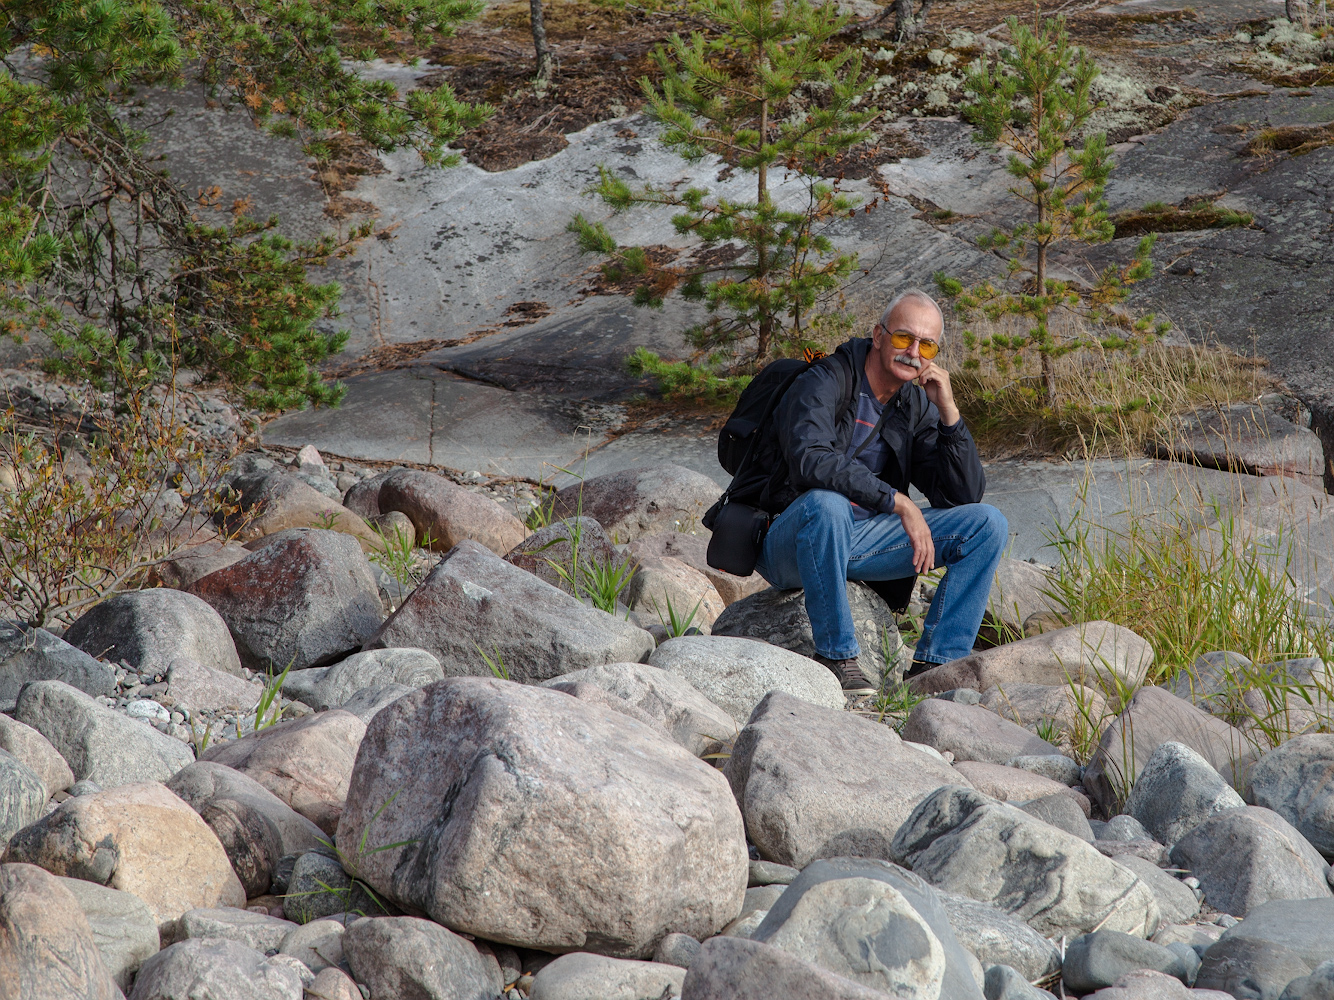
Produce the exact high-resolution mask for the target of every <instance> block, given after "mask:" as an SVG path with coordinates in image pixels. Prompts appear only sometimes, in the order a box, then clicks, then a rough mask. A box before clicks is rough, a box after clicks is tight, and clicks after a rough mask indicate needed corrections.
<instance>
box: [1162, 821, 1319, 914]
mask: <svg viewBox="0 0 1334 1000" xmlns="http://www.w3.org/2000/svg"><path fill="white" fill-rule="evenodd" d="M1172 862H1173V863H1174V864H1175V865H1177V866H1178V867H1180V868H1185V869H1187V870H1188V871H1189V872H1190V873H1191V874H1193V875H1194V876H1195V877H1196V878H1197V879H1199V880H1200V888H1201V889H1203V890H1204V898H1205V900H1206V901H1208V903H1209V905H1210V906H1212V907H1213V908H1214V909H1216V910H1221V911H1222V912H1224V913H1230V914H1232V915H1233V916H1236V917H1244V916H1246V914H1248V913H1250V912H1251V910H1253V909H1255V907H1257V906H1259V905H1260V904H1261V903H1267V902H1269V901H1270V900H1271V899H1313V898H1317V897H1319V898H1328V897H1329V896H1330V895H1331V891H1330V887H1329V882H1328V881H1327V876H1328V874H1329V865H1327V864H1325V859H1324V858H1322V857H1321V856H1320V854H1319V852H1317V851H1316V849H1315V848H1314V847H1312V846H1311V844H1310V842H1309V841H1307V839H1306V838H1305V837H1303V836H1302V835H1301V834H1300V833H1298V832H1297V830H1296V829H1295V828H1294V827H1293V826H1292V824H1290V823H1289V822H1288V821H1287V820H1285V819H1283V817H1282V816H1280V815H1278V813H1276V812H1273V811H1272V810H1270V809H1264V808H1261V807H1260V806H1242V807H1241V808H1238V809H1229V810H1227V811H1226V812H1221V813H1218V814H1217V815H1215V816H1213V817H1212V818H1210V819H1208V820H1205V821H1204V822H1203V823H1201V824H1200V825H1199V826H1197V827H1195V828H1194V829H1193V830H1191V831H1190V832H1189V833H1187V834H1186V835H1185V836H1183V837H1182V838H1181V839H1180V840H1179V841H1177V844H1176V846H1175V847H1174V848H1172Z"/></svg>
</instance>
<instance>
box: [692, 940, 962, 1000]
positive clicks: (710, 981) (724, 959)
mask: <svg viewBox="0 0 1334 1000" xmlns="http://www.w3.org/2000/svg"><path fill="white" fill-rule="evenodd" d="M900 996H901V997H902V1000H930V998H929V997H928V996H927V995H923V994H918V995H913V994H900ZM935 996H936V997H939V996H940V994H939V992H937V993H936V995H935ZM775 997H782V998H783V1000H884V998H885V994H884V992H883V991H881V990H877V989H872V988H870V987H868V986H862V985H861V984H860V983H856V982H853V981H852V980H851V979H847V978H845V977H843V976H840V975H838V974H837V973H834V972H830V971H828V970H827V969H822V968H820V967H819V966H818V965H815V964H813V963H811V962H806V961H803V960H802V959H800V958H798V957H797V956H796V955H793V954H791V953H790V952H787V951H784V950H783V949H781V948H775V947H773V946H772V945H767V944H763V943H761V942H759V941H750V940H747V939H746V938H737V937H716V938H711V939H710V940H708V941H705V942H704V944H703V945H702V946H701V947H700V950H699V955H697V956H696V958H695V961H694V962H693V963H691V966H690V969H689V971H688V972H687V973H686V978H685V983H684V984H683V985H682V987H681V1000H774V998H775Z"/></svg>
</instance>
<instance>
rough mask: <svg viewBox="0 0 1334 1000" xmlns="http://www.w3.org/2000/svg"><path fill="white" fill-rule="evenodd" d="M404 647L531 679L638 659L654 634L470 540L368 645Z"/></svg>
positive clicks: (455, 673)
mask: <svg viewBox="0 0 1334 1000" xmlns="http://www.w3.org/2000/svg"><path fill="white" fill-rule="evenodd" d="M401 646H413V647H416V648H420V649H425V650H427V651H428V652H430V653H432V654H433V655H434V656H435V657H436V658H437V659H438V660H439V661H440V664H441V666H442V667H443V668H444V671H445V674H446V676H449V677H468V676H490V675H491V668H490V667H489V666H488V665H487V663H486V660H485V659H484V658H483V654H485V655H486V656H487V657H490V658H491V659H492V661H493V662H494V661H496V660H497V657H499V660H500V661H503V664H504V669H505V671H506V672H507V673H508V674H509V676H510V678H511V679H513V680H516V681H527V682H535V681H544V680H547V679H548V678H551V677H555V676H557V675H559V674H564V673H569V672H570V671H571V670H581V669H583V668H584V667H592V666H596V665H597V664H601V663H622V662H627V661H629V662H633V661H636V660H640V659H642V658H643V657H644V655H645V654H646V653H648V651H649V650H651V649H652V648H653V637H652V636H651V635H649V634H648V633H647V632H645V631H644V630H643V629H641V628H637V627H636V626H634V625H631V624H630V623H629V622H627V621H623V620H622V619H620V618H617V617H615V616H613V615H609V614H606V613H604V612H602V611H599V610H597V609H596V608H590V607H585V606H584V605H583V604H582V603H581V602H579V601H578V600H576V599H575V598H573V597H571V596H570V595H569V594H566V593H563V592H562V591H560V590H557V589H556V588H555V587H553V586H551V584H549V583H543V582H542V581H541V580H539V579H538V578H537V577H535V576H533V575H532V574H531V573H528V572H525V571H524V570H521V569H519V567H517V566H514V565H512V564H510V563H507V562H506V561H505V560H504V559H501V558H500V557H498V556H496V555H495V554H494V553H492V552H490V551H489V550H488V549H486V548H484V547H483V546H482V545H480V544H478V543H477V542H474V541H470V540H469V541H463V542H460V543H459V544H458V545H457V546H455V547H454V548H453V549H451V550H450V551H449V552H447V553H445V555H444V557H443V558H441V560H440V561H439V562H438V563H436V565H435V568H434V569H433V570H431V572H430V575H429V576H427V577H426V579H425V580H424V581H422V584H421V586H419V587H418V588H417V589H416V590H414V591H413V592H412V594H411V596H409V597H408V599H407V600H406V601H404V602H403V605H402V607H400V608H399V609H398V611H396V612H395V613H394V614H393V616H392V617H390V619H389V620H388V621H387V622H385V623H384V626H383V627H382V628H381V629H380V630H379V632H377V633H376V634H375V636H374V637H373V638H372V639H371V640H370V642H368V643H367V645H366V648H367V649H378V648H388V647H401ZM497 665H498V666H499V663H498V664H497Z"/></svg>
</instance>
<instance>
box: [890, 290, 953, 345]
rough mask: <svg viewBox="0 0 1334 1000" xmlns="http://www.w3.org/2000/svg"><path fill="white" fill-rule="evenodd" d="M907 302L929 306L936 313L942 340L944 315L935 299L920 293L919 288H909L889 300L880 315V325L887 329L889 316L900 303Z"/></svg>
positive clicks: (943, 335) (922, 292)
mask: <svg viewBox="0 0 1334 1000" xmlns="http://www.w3.org/2000/svg"><path fill="white" fill-rule="evenodd" d="M909 300H912V301H913V302H921V303H922V304H924V305H929V306H930V307H931V308H932V309H934V310H935V311H936V315H937V316H939V317H940V336H941V338H942V339H944V337H945V313H944V312H943V311H942V310H941V308H940V304H939V303H938V302H937V301H936V300H935V299H933V298H932V297H931V296H930V295H929V294H927V293H926V292H924V291H922V289H920V288H909V289H906V290H905V291H902V292H899V294H898V295H896V296H894V298H893V299H892V300H890V303H889V305H887V306H885V311H884V312H882V313H881V314H880V325H881V326H884V327H886V329H888V326H887V324H888V322H889V317H890V315H892V314H893V312H894V310H895V309H897V308H898V307H899V305H900V304H901V303H903V302H907V301H909Z"/></svg>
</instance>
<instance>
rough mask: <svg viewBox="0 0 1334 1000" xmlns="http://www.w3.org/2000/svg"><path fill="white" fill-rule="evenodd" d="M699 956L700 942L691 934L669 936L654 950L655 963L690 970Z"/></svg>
mask: <svg viewBox="0 0 1334 1000" xmlns="http://www.w3.org/2000/svg"><path fill="white" fill-rule="evenodd" d="M698 954H699V942H698V941H696V940H695V939H694V938H692V937H691V936H690V935H689V934H668V935H666V936H665V937H664V938H663V939H662V940H661V941H659V942H658V947H657V948H655V949H654V950H653V961H655V962H661V963H662V964H663V965H677V966H680V967H681V968H683V969H688V968H690V963H692V962H693V961H694V960H695V956H697V955H698Z"/></svg>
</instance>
